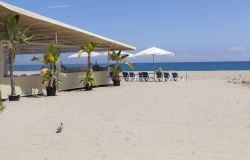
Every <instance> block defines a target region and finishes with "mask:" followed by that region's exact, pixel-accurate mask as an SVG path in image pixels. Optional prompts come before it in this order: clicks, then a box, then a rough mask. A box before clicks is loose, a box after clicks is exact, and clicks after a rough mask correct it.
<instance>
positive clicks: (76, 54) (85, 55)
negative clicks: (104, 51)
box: [69, 52, 101, 58]
mask: <svg viewBox="0 0 250 160" xmlns="http://www.w3.org/2000/svg"><path fill="white" fill-rule="evenodd" d="M100 55H101V54H100V53H97V52H92V53H91V57H97V56H100ZM79 57H80V58H82V57H88V53H87V52H83V53H81V54H80V56H79V54H78V53H75V54H72V55H70V56H69V58H79Z"/></svg>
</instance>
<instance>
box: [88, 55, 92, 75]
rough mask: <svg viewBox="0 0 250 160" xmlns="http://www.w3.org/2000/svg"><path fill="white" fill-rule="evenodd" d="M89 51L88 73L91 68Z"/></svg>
mask: <svg viewBox="0 0 250 160" xmlns="http://www.w3.org/2000/svg"><path fill="white" fill-rule="evenodd" d="M90 54H91V53H88V73H90V70H91V62H90V56H91V55H90Z"/></svg>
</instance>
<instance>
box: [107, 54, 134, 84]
mask: <svg viewBox="0 0 250 160" xmlns="http://www.w3.org/2000/svg"><path fill="white" fill-rule="evenodd" d="M128 56H129V55H128V54H121V51H118V52H115V51H114V52H113V53H112V54H110V55H109V58H110V59H111V60H112V61H115V62H116V63H115V64H111V68H112V81H113V84H114V86H120V81H121V79H120V74H121V72H122V68H121V65H120V64H121V63H123V64H126V65H128V66H129V67H130V68H132V69H134V65H133V64H132V63H130V62H128V61H125V59H126V58H127V57H128Z"/></svg>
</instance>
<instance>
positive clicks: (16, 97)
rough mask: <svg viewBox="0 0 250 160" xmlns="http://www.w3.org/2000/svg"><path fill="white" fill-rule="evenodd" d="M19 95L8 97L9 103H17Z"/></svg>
mask: <svg viewBox="0 0 250 160" xmlns="http://www.w3.org/2000/svg"><path fill="white" fill-rule="evenodd" d="M19 100H20V95H9V101H19Z"/></svg>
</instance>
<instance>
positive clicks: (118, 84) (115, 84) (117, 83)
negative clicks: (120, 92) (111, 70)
mask: <svg viewBox="0 0 250 160" xmlns="http://www.w3.org/2000/svg"><path fill="white" fill-rule="evenodd" d="M113 84H114V86H120V85H121V81H120V80H113Z"/></svg>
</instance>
